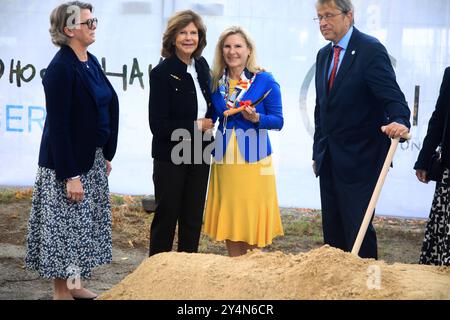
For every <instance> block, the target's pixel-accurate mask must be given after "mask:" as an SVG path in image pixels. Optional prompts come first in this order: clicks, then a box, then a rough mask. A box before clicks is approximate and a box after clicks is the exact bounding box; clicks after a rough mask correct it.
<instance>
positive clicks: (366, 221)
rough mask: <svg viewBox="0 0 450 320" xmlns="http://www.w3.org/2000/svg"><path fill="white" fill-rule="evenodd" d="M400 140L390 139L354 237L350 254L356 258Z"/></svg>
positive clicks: (408, 134)
mask: <svg viewBox="0 0 450 320" xmlns="http://www.w3.org/2000/svg"><path fill="white" fill-rule="evenodd" d="M411 137H412V136H411V134H410V133H406V134H404V135H403V136H402V138H403V139H406V140H410V139H411ZM399 141H400V139H399V138H396V139H392V141H391V147H390V148H389V152H388V154H387V156H386V160H385V161H384V165H383V168H382V169H381V172H380V176H379V177H378V181H377V184H376V185H375V190H374V191H373V193H372V197H371V199H370V202H369V206H368V207H367V210H366V214H365V215H364V219H363V222H362V224H361V227H360V228H359V232H358V235H357V237H356V240H355V243H354V244H353V248H352V254H353V255H355V256H357V255H358V254H359V250H360V249H361V245H362V242H363V240H364V237H365V235H366V232H367V228H368V227H369V224H370V221H371V220H372V216H373V213H374V211H375V206H376V204H377V202H378V198H379V197H380V193H381V188H382V187H383V185H384V181H385V180H386V176H387V174H388V172H389V169H390V167H391V163H392V159H394V154H395V151H396V150H397V146H398V143H399Z"/></svg>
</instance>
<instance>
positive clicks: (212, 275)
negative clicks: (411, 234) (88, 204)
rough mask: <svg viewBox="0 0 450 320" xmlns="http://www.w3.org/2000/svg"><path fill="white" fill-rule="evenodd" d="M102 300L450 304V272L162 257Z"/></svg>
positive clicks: (333, 255)
mask: <svg viewBox="0 0 450 320" xmlns="http://www.w3.org/2000/svg"><path fill="white" fill-rule="evenodd" d="M101 299H164V300H166V299H167V300H169V299H177V300H206V299H223V300H228V299H239V300H241V299H258V300H265V299H269V300H278V299H450V268H443V267H431V266H419V265H406V264H394V265H387V264H386V263H385V262H383V261H375V260H371V259H360V258H358V257H355V256H353V255H351V254H349V253H345V252H343V251H341V250H338V249H334V248H331V247H328V246H324V247H322V248H320V249H317V250H313V251H310V252H308V253H303V254H298V255H292V254H288V255H287V254H283V253H281V252H275V253H265V252H260V251H255V252H251V253H249V254H247V255H245V256H242V257H238V258H229V257H224V256H217V255H212V254H185V253H164V254H159V255H156V256H153V257H152V258H149V259H147V260H145V261H144V262H143V263H142V264H141V265H140V266H139V267H138V268H137V269H136V271H134V272H133V273H132V274H130V275H129V276H128V277H126V278H125V279H124V280H123V281H122V282H121V283H119V284H118V285H117V286H115V287H114V288H112V289H111V290H110V291H108V292H106V293H104V294H103V295H102V296H101Z"/></svg>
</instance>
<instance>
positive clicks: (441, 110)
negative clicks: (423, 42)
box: [414, 67, 450, 266]
mask: <svg viewBox="0 0 450 320" xmlns="http://www.w3.org/2000/svg"><path fill="white" fill-rule="evenodd" d="M449 120H450V67H448V68H447V69H445V72H444V78H443V79H442V84H441V90H440V93H439V98H438V100H437V102H436V108H435V110H434V112H433V114H432V116H431V118H430V121H429V122H428V131H427V135H426V137H425V139H424V141H423V145H422V149H421V150H420V153H419V156H418V158H417V162H416V164H415V165H414V169H416V176H417V178H418V179H419V181H421V182H423V183H428V182H429V178H428V176H427V174H428V172H427V170H428V166H429V163H430V160H431V156H432V154H433V153H434V151H435V150H436V148H437V147H438V146H439V145H440V146H441V150H442V156H441V160H442V165H443V166H444V168H445V170H444V174H443V176H442V179H441V181H438V182H437V183H436V190H435V193H434V198H433V204H432V206H431V211H430V217H429V219H428V223H427V227H426V230H425V237H424V240H423V245H422V252H421V255H420V261H419V262H420V263H421V264H431V265H438V266H448V265H450V230H449V228H450V203H449V197H448V194H449V192H450V190H449V189H450V181H449V177H450V171H449V169H450V130H449V129H448V124H449Z"/></svg>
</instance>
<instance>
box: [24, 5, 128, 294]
mask: <svg viewBox="0 0 450 320" xmlns="http://www.w3.org/2000/svg"><path fill="white" fill-rule="evenodd" d="M73 17H75V20H73V19H72V18H73ZM50 21H51V28H50V34H51V36H52V42H53V43H54V44H55V45H57V46H59V47H61V48H60V50H59V51H58V52H57V53H56V55H55V57H54V58H53V60H52V61H51V63H50V65H49V66H48V68H47V70H46V72H45V76H44V79H43V85H44V90H45V97H46V108H47V117H46V121H45V126H44V131H43V134H42V140H41V147H40V152H39V168H38V174H37V178H36V183H35V186H34V193H33V201H32V209H31V214H30V220H29V230H28V239H27V245H28V246H27V256H26V266H27V267H28V268H29V269H32V270H35V271H38V272H39V274H40V275H41V276H42V277H44V278H48V279H53V280H54V299H93V298H95V297H96V294H94V293H93V292H91V291H89V290H87V289H84V288H83V287H82V285H81V278H83V279H85V278H89V277H90V276H91V269H92V268H94V267H96V266H99V265H102V264H106V263H110V262H111V260H112V242H111V208H110V204H109V188H108V178H107V176H108V175H109V173H110V171H111V164H110V161H111V160H112V158H113V157H114V154H115V152H116V145H117V134H118V125H119V103H118V98H117V95H116V93H115V91H114V89H113V87H112V86H111V83H110V82H109V81H108V79H107V78H106V76H105V75H104V73H103V72H102V70H101V68H100V65H99V63H98V61H97V59H96V58H95V57H94V56H93V55H92V54H90V53H89V52H88V51H87V48H88V46H89V45H90V44H92V43H93V42H94V41H95V31H96V28H97V19H96V18H93V17H92V5H91V4H88V3H82V2H78V1H75V2H69V3H65V4H62V5H60V6H58V7H57V8H55V9H54V10H53V12H52V14H51V17H50Z"/></svg>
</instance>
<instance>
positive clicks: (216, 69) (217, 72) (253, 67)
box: [211, 26, 258, 92]
mask: <svg viewBox="0 0 450 320" xmlns="http://www.w3.org/2000/svg"><path fill="white" fill-rule="evenodd" d="M235 34H239V35H241V36H242V38H244V40H245V42H246V44H247V47H248V48H249V49H250V56H249V57H248V60H247V65H246V67H247V69H248V70H249V71H250V72H253V73H255V72H257V71H258V67H257V64H256V46H255V42H254V41H253V40H252V38H250V35H249V34H248V32H246V31H245V30H244V29H243V28H241V27H239V26H232V27H229V28H227V29H225V31H224V32H222V34H221V35H220V37H219V41H218V42H217V46H216V52H215V54H214V62H213V67H212V71H211V72H212V88H211V89H212V91H213V92H214V91H216V90H217V88H218V87H219V81H220V79H221V78H222V77H223V73H224V70H225V67H226V64H225V59H224V57H223V46H224V43H225V40H226V39H227V38H228V37H229V36H232V35H235Z"/></svg>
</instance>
